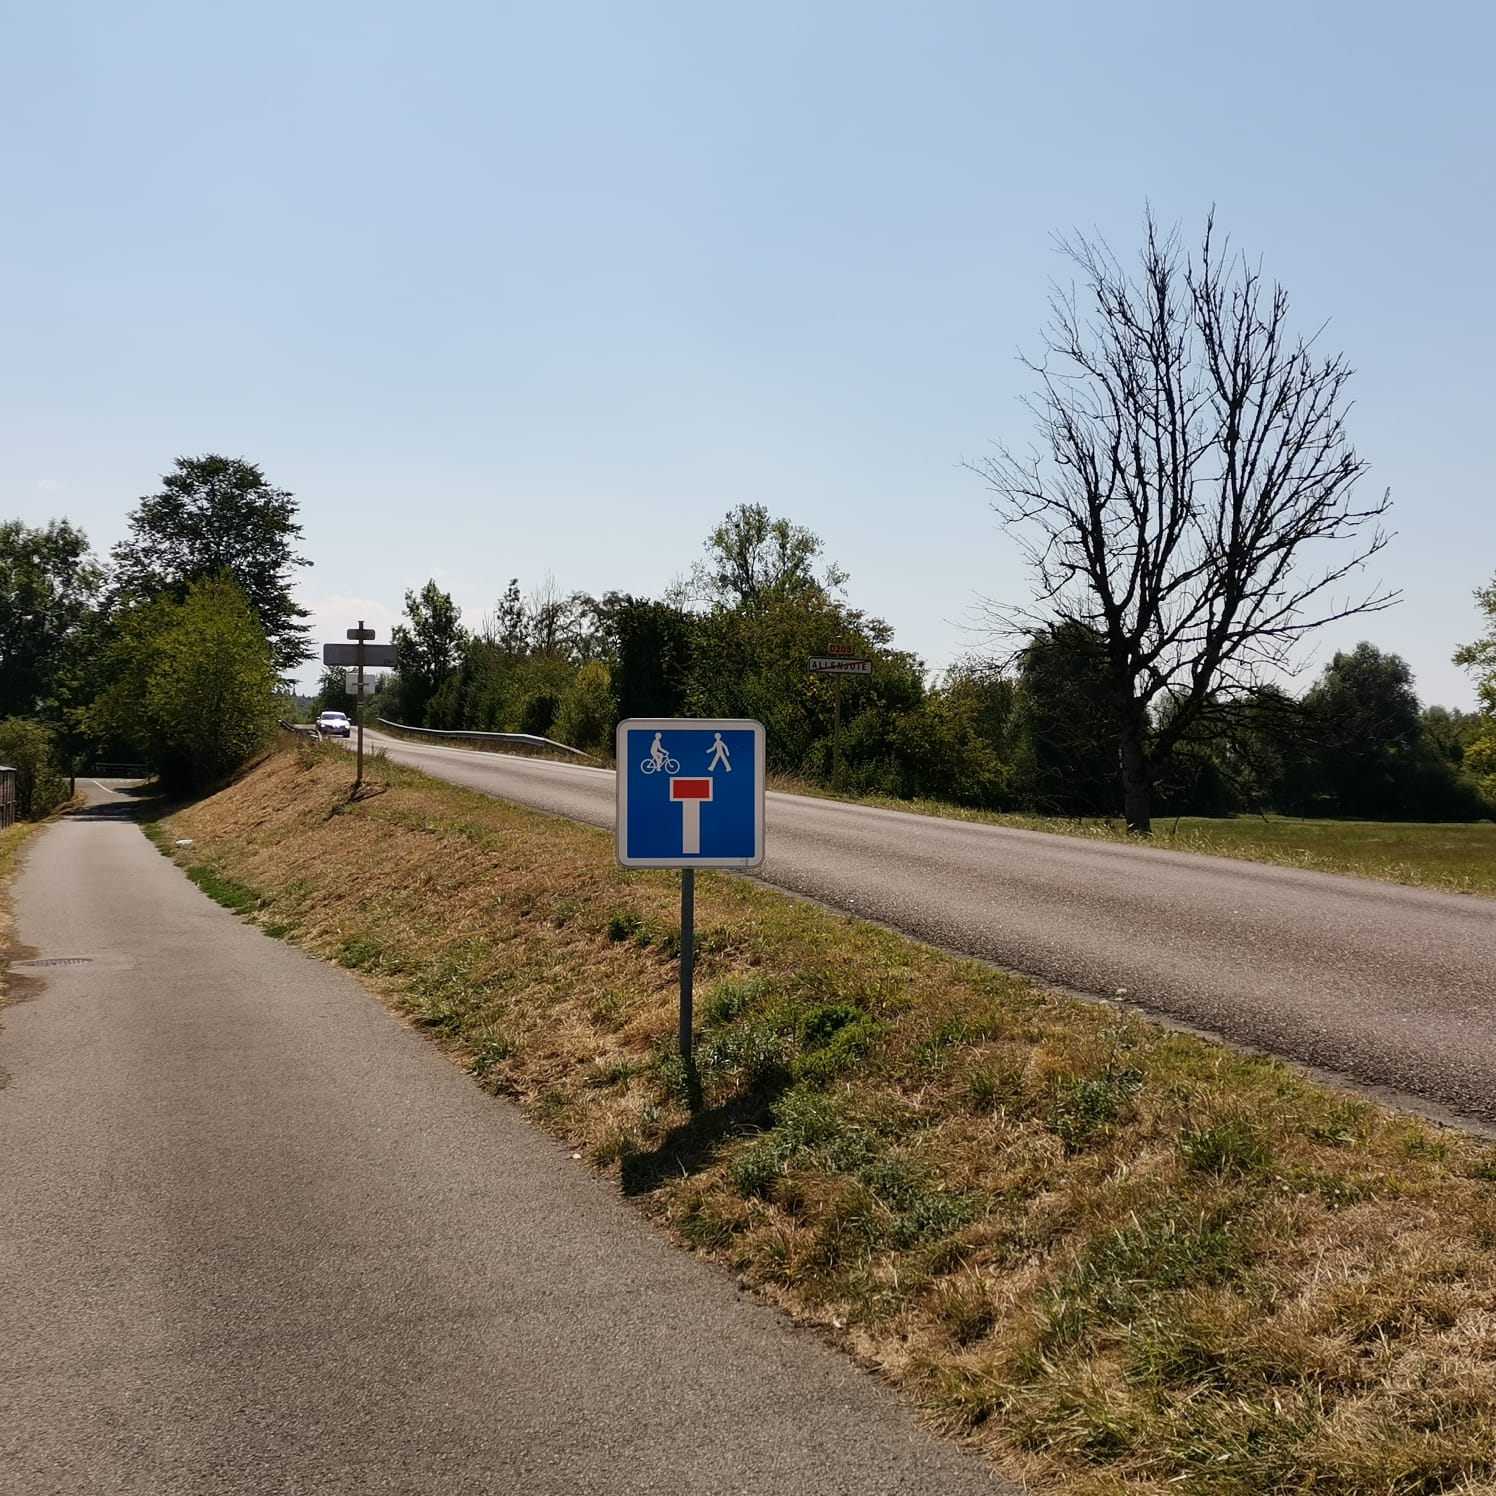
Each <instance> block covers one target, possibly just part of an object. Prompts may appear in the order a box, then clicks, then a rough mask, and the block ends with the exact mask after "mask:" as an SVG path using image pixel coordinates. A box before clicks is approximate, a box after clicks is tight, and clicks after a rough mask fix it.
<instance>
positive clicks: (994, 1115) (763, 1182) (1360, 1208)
mask: <svg viewBox="0 0 1496 1496" xmlns="http://www.w3.org/2000/svg"><path fill="white" fill-rule="evenodd" d="M370 770H371V779H372V780H373V781H375V782H374V783H372V784H370V785H368V786H366V793H365V795H364V796H363V797H361V798H360V799H358V800H357V801H350V800H349V798H348V795H349V787H350V780H351V775H350V773H349V764H348V761H347V758H346V757H345V756H344V755H343V754H342V753H341V751H339V750H336V749H330V748H323V749H305V748H302V749H291V750H287V751H284V752H281V753H279V754H277V755H275V756H274V757H272V758H271V759H270V760H268V761H267V762H266V763H265V764H264V765H262V766H261V767H260V768H259V769H257V770H256V771H255V772H254V773H253V774H252V775H250V776H249V777H247V778H246V779H245V780H244V781H243V782H241V783H240V784H238V785H236V786H235V787H233V788H231V789H230V790H228V791H226V792H224V793H223V794H221V795H219V796H217V797H215V798H213V799H211V800H208V801H205V802H203V803H202V804H200V805H197V806H195V807H192V808H189V809H187V810H184V811H182V812H180V813H178V814H177V815H175V816H173V817H172V818H171V820H170V821H169V823H167V824H165V825H163V826H162V827H160V828H156V835H157V840H158V843H159V844H160V845H161V846H162V848H163V851H165V852H166V853H168V854H169V855H175V856H176V857H178V858H179V859H181V860H182V861H183V862H184V864H186V865H188V871H189V873H190V874H191V875H192V876H194V877H195V878H196V879H197V880H198V881H199V882H200V883H202V884H203V886H204V887H206V888H208V889H209V890H210V891H212V892H213V894H214V896H215V897H218V898H219V899H220V900H221V901H223V902H225V903H228V904H230V905H231V906H233V907H236V908H237V909H239V910H240V912H241V913H243V914H245V916H246V917H248V918H250V919H252V920H254V921H256V922H257V923H259V924H260V926H261V927H262V928H263V929H264V930H265V931H266V933H267V934H271V935H275V936H279V937H282V938H285V939H288V940H292V941H294V942H295V943H297V944H298V945H300V946H302V947H304V948H305V949H307V950H308V951H311V952H314V953H316V954H318V955H320V956H323V957H326V958H328V959H331V960H334V961H338V962H341V963H342V964H343V965H344V966H346V967H348V968H350V969H352V970H354V971H356V972H358V974H359V975H360V976H361V977H362V978H363V979H364V980H365V981H366V982H367V983H368V984H369V985H371V986H372V987H373V988H374V989H375V990H376V991H377V992H379V993H380V994H381V995H382V996H383V997H384V999H385V1000H386V1001H387V1002H388V1003H389V1004H390V1005H391V1006H392V1007H393V1008H394V1009H396V1010H397V1011H398V1012H400V1013H402V1014H404V1015H405V1016H406V1018H407V1019H408V1021H409V1022H410V1023H411V1024H413V1025H414V1026H416V1027H418V1028H421V1029H424V1030H425V1031H427V1032H428V1033H429V1034H430V1035H431V1036H432V1037H433V1038H434V1039H435V1040H436V1041H437V1042H438V1043H440V1044H441V1045H442V1046H443V1047H444V1048H445V1049H446V1050H447V1051H448V1052H449V1053H450V1054H451V1056H452V1057H453V1059H454V1060H455V1061H457V1062H458V1063H460V1064H462V1065H463V1066H465V1067H466V1068H467V1069H468V1070H469V1071H470V1072H471V1073H472V1075H473V1076H474V1077H475V1079H476V1080H477V1082H478V1083H479V1084H481V1085H483V1086H484V1087H486V1088H488V1089H489V1090H491V1091H494V1092H496V1093H499V1094H502V1095H506V1096H510V1097H513V1098H514V1099H515V1100H517V1101H518V1102H519V1103H520V1104H521V1105H522V1106H523V1107H524V1108H525V1109H526V1110H527V1112H528V1113H529V1115H530V1116H531V1117H532V1118H533V1119H534V1120H535V1121H536V1122H537V1123H538V1124H539V1125H540V1126H542V1127H544V1128H545V1129H547V1130H548V1131H550V1132H551V1133H553V1134H555V1135H556V1136H557V1137H558V1138H561V1139H564V1141H565V1143H566V1144H567V1145H568V1146H569V1147H570V1148H571V1149H572V1150H573V1151H575V1152H576V1153H578V1154H580V1155H581V1156H582V1157H583V1158H585V1159H586V1160H587V1161H588V1162H589V1163H590V1164H591V1165H592V1166H594V1167H595V1168H597V1169H599V1170H602V1171H604V1172H605V1173H606V1174H608V1175H609V1176H610V1177H612V1178H614V1179H616V1180H617V1181H618V1182H619V1184H620V1185H621V1187H622V1189H623V1190H624V1191H625V1193H627V1194H629V1195H631V1196H633V1197H635V1198H636V1199H637V1200H638V1201H639V1203H640V1204H641V1206H642V1207H643V1209H644V1210H645V1211H646V1212H647V1213H648V1214H649V1215H650V1216H651V1217H653V1218H654V1219H655V1220H656V1221H657V1222H659V1223H660V1224H661V1225H662V1226H663V1227H664V1228H665V1229H667V1230H668V1231H670V1232H671V1233H672V1234H673V1235H674V1237H675V1238H676V1239H677V1240H678V1241H679V1242H681V1243H682V1244H684V1245H686V1246H688V1247H690V1248H692V1249H694V1250H695V1251H697V1252H699V1253H701V1254H703V1255H704V1256H707V1257H710V1258H712V1259H713V1260H715V1261H716V1262H718V1263H720V1264H721V1265H722V1266H723V1267H724V1268H725V1269H726V1270H728V1271H731V1272H733V1273H734V1274H736V1275H737V1276H738V1277H739V1279H740V1280H741V1281H742V1282H743V1283H744V1284H745V1285H748V1286H750V1287H751V1288H752V1289H754V1290H755V1291H756V1292H758V1293H760V1294H761V1295H763V1296H764V1297H765V1298H767V1299H769V1300H771V1301H773V1302H774V1303H777V1304H779V1305H781V1306H782V1307H783V1308H784V1309H786V1310H787V1311H788V1312H789V1313H791V1314H792V1315H794V1316H795V1317H796V1318H798V1319H800V1320H802V1321H805V1322H810V1323H814V1324H816V1325H819V1326H821V1327H823V1328H824V1329H825V1331H826V1332H827V1333H828V1334H829V1335H831V1336H832V1337H833V1338H834V1339H835V1340H837V1341H838V1342H839V1343H840V1344H841V1345H843V1346H844V1347H845V1348H846V1349H847V1350H848V1351H850V1352H851V1353H853V1354H855V1355H856V1356H858V1357H859V1358H860V1359H861V1360H863V1362H864V1363H865V1364H869V1365H874V1366H876V1367H878V1368H879V1369H880V1370H881V1371H882V1372H883V1373H884V1374H885V1375H886V1376H888V1377H889V1378H890V1379H892V1380H893V1381H894V1382H896V1383H897V1384H898V1385H899V1386H900V1387H901V1388H902V1389H903V1391H904V1392H905V1394H906V1395H907V1396H908V1397H909V1398H910V1399H911V1400H912V1401H913V1402H915V1403H916V1404H917V1405H918V1406H919V1407H920V1408H921V1409H922V1410H923V1411H924V1413H925V1415H926V1416H927V1417H928V1418H929V1419H930V1420H932V1421H933V1422H934V1423H935V1424H936V1425H937V1426H939V1427H941V1428H943V1429H945V1430H948V1431H950V1432H952V1433H956V1434H960V1435H966V1436H969V1437H971V1438H972V1439H973V1440H975V1441H977V1442H978V1443H979V1444H980V1445H981V1447H982V1448H983V1449H984V1450H985V1451H986V1452H987V1453H988V1455H989V1456H990V1457H991V1458H992V1459H993V1461H994V1462H995V1463H996V1464H997V1465H998V1467H999V1468H1001V1469H1003V1470H1004V1471H1006V1472H1007V1473H1008V1474H1010V1475H1015V1476H1017V1477H1019V1478H1021V1479H1025V1480H1028V1481H1030V1482H1032V1483H1033V1485H1034V1487H1035V1488H1038V1489H1055V1490H1064V1491H1066V1492H1068V1493H1085V1496H1095V1493H1103V1492H1106V1493H1115V1496H1120V1493H1123V1492H1126V1493H1159V1496H1162V1493H1164V1492H1166V1491H1167V1492H1170V1493H1175V1492H1180V1491H1184V1492H1200V1493H1206V1492H1209V1493H1212V1496H1224V1493H1241V1496H1247V1493H1252V1496H1262V1493H1287V1492H1301V1491H1306V1490H1309V1489H1313V1490H1314V1491H1315V1492H1316V1493H1319V1496H1326V1493H1335V1496H1369V1493H1414V1492H1419V1493H1431V1492H1443V1491H1456V1490H1467V1491H1475V1490H1484V1491H1489V1490H1491V1489H1493V1483H1496V1149H1493V1148H1491V1147H1490V1146H1488V1145H1486V1144H1483V1143H1480V1142H1477V1141H1475V1140H1473V1139H1470V1138H1467V1137H1465V1136H1463V1135H1460V1134H1457V1133H1451V1132H1443V1131H1440V1130H1438V1129H1437V1128H1435V1127H1433V1126H1431V1125H1428V1124H1425V1123H1423V1122H1420V1121H1417V1120H1414V1119H1411V1118H1409V1117H1406V1116H1403V1115H1399V1114H1397V1113H1394V1112H1392V1111H1389V1110H1386V1109H1383V1108H1380V1107H1378V1106H1374V1105H1371V1104H1369V1103H1367V1102H1364V1101H1361V1100H1359V1099H1355V1098H1352V1097H1349V1096H1346V1095H1341V1094H1336V1093H1334V1092H1330V1091H1327V1090H1324V1089H1321V1088H1319V1087H1317V1086H1315V1085H1313V1084H1310V1083H1309V1082H1307V1081H1305V1080H1303V1079H1301V1078H1299V1077H1298V1076H1296V1075H1295V1074H1294V1073H1293V1072H1291V1071H1290V1070H1289V1069H1287V1068H1286V1067H1284V1066H1282V1065H1279V1064H1277V1063H1274V1062H1271V1061H1267V1060H1263V1059H1257V1058H1247V1057H1243V1056H1240V1055H1237V1054H1235V1053H1233V1052H1231V1051H1229V1050H1226V1049H1224V1048H1221V1047H1217V1046H1213V1045H1211V1044H1208V1043H1204V1042H1202V1041H1200V1040H1197V1039H1194V1038H1191V1037H1188V1036H1184V1035H1180V1034H1177V1033H1170V1032H1167V1031H1165V1030H1163V1029H1160V1028H1157V1027H1154V1026H1152V1025H1150V1024H1148V1023H1146V1022H1143V1021H1140V1020H1138V1019H1136V1018H1133V1017H1129V1016H1124V1015H1121V1014H1119V1013H1117V1012H1115V1011H1113V1010H1111V1009H1108V1008H1106V1007H1103V1006H1091V1005H1087V1004H1084V1003H1080V1002H1076V1001H1073V1000H1070V999H1067V998H1063V997H1060V996H1057V995H1055V994H1053V993H1049V992H1046V991H1045V990H1044V989H1042V988H1040V987H1038V986H1035V985H1033V984H1031V983H1029V982H1026V981H1023V980H1020V979H1017V978H1013V977H1010V976H1007V975H1004V974H1002V973H999V972H995V971H993V970H990V969H987V968H984V967H982V966H979V965H976V964H973V963H967V962H961V961H958V960H955V959H952V958H949V957H946V956H943V955H939V954H936V953H935V952H933V951H931V950H928V949H926V948H924V947H921V946H919V945H917V944H915V943H913V942H911V941H907V940H904V939H901V938H899V937H897V936H895V935H893V934H890V933H889V932H887V931H884V930H880V929H876V928H872V927H869V926H866V925H863V924H860V923H858V922H857V921H855V920H853V919H850V918H845V917H841V916H838V915H835V914H832V913H828V912H827V911H825V910H822V909H818V908H814V907H812V906H810V905H807V904H803V903H799V902H796V901H794V900H792V899H789V898H787V897H784V896H781V895H779V894H777V893H775V892H773V891H771V890H768V889H766V888H763V887H762V886H759V885H756V884H754V883H752V882H750V881H747V880H743V879H734V878H731V877H729V876H725V875H719V874H712V873H703V874H701V875H700V876H699V878H698V889H697V928H698V938H699V944H700V951H701V956H700V968H699V974H698V1013H699V1015H700V1024H701V1026H700V1033H699V1040H698V1055H699V1065H700V1069H699V1075H698V1076H697V1077H696V1078H694V1082H693V1078H692V1077H688V1076H687V1075H686V1074H685V1073H684V1071H683V1069H682V1066H681V1064H680V1061H679V1058H678V1056H677V1055H676V1054H675V1053H674V1049H673V1035H674V1030H675V1023H676V1012H675V997H676V966H675V962H674V959H673V958H674V956H675V953H676V947H677V941H678V928H677V923H676V921H677V912H678V902H677V900H678V892H677V889H678V884H677V883H676V881H675V880H674V878H673V877H672V876H671V875H669V874H661V873H652V872H637V871H633V872H625V871H623V870H621V869H619V868H618V867H616V866H615V864H614V861H613V850H612V842H611V838H610V837H608V836H607V835H606V834H604V833H601V832H598V831H594V830H591V829H588V828H585V827H580V826H574V825H571V824H568V823H565V822H561V821H556V820H552V819H548V818H546V817H543V816H541V815H539V814H537V813H533V812H530V811H527V810H524V809H521V808H518V807H515V806H510V805H506V804H503V803H501V802H496V801H492V800H487V799H485V798H483V797H482V796H480V795H477V794H475V793H471V792H469V791H466V790H463V789H460V788H457V787H454V786H449V785H444V784H439V783H436V782H434V781H431V780H428V779H426V778H424V777H422V776H420V775H418V774H416V773H414V772H412V771H409V770H406V769H403V768H401V767H399V766H396V765H394V764H391V763H388V762H386V761H381V760H376V761H374V762H373V764H372V765H370ZM178 837H192V838H193V839H194V845H193V846H192V847H190V848H176V847H174V846H173V845H172V843H173V842H174V840H175V839H176V838H178ZM697 1086H699V1091H697V1090H696V1087H697ZM693 1093H694V1094H693ZM692 1100H694V1101H695V1103H696V1105H695V1107H694V1109H693V1107H692V1106H691V1105H690V1102H691V1101H692Z"/></svg>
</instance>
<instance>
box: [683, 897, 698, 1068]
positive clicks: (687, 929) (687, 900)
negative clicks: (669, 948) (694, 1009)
mask: <svg viewBox="0 0 1496 1496" xmlns="http://www.w3.org/2000/svg"><path fill="white" fill-rule="evenodd" d="M695 967H696V869H695V868H690V867H688V868H682V869H681V875H680V1057H681V1059H682V1060H684V1061H685V1063H686V1070H687V1072H688V1073H689V1071H690V1068H691V1026H692V1015H691V985H692V979H693V977H694V975H695Z"/></svg>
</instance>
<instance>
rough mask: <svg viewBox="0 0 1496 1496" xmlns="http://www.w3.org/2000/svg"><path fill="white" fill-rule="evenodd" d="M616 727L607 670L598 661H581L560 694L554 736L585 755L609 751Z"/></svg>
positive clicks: (616, 720)
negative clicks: (580, 750)
mask: <svg viewBox="0 0 1496 1496" xmlns="http://www.w3.org/2000/svg"><path fill="white" fill-rule="evenodd" d="M617 725H618V719H617V718H616V716H615V715H614V707H613V682H612V678H611V676H610V675H609V672H608V667H607V666H606V665H605V664H603V662H602V661H601V660H584V661H583V662H582V664H581V665H579V666H578V667H577V673H576V675H575V676H574V677H573V679H572V682H571V684H570V685H569V686H568V687H567V688H566V691H565V692H564V693H563V694H562V697H561V703H560V706H559V708H558V709H557V712H556V721H555V725H554V729H553V735H554V736H555V737H556V738H557V739H559V740H560V741H561V742H563V743H565V744H566V745H567V746H568V747H571V748H580V749H582V750H583V751H584V752H588V753H595V752H598V751H602V752H609V751H611V749H612V742H613V729H614V728H615V727H616V726H617Z"/></svg>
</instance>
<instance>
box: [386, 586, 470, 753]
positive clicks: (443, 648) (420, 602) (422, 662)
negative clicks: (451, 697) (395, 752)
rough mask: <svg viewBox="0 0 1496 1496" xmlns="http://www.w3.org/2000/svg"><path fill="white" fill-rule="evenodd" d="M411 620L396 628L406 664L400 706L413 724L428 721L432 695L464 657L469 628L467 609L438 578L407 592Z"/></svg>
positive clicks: (400, 677) (401, 668) (399, 684)
mask: <svg viewBox="0 0 1496 1496" xmlns="http://www.w3.org/2000/svg"><path fill="white" fill-rule="evenodd" d="M405 616H406V617H407V618H408V619H409V620H410V622H409V624H408V625H405V624H397V625H396V626H395V629H394V641H395V651H396V654H397V656H398V657H399V661H400V666H399V670H398V672H397V679H396V681H395V703H396V706H395V709H396V710H397V711H398V712H399V714H400V720H401V721H402V722H408V723H409V724H410V725H411V726H412V727H422V726H425V725H427V711H428V707H429V704H430V702H431V700H432V698H433V697H434V696H435V695H436V694H437V692H438V691H439V690H441V688H442V686H443V685H444V684H445V683H446V681H447V678H448V676H450V675H451V674H452V673H453V672H454V671H455V670H456V669H457V667H458V665H459V664H460V663H461V660H462V650H463V644H464V641H465V640H466V638H467V633H466V631H465V630H464V629H463V627H462V622H461V619H462V610H461V609H460V608H459V607H458V606H457V604H456V603H454V602H453V601H452V598H451V595H450V594H449V593H446V592H443V591H442V590H441V588H440V587H438V586H437V585H436V580H435V578H433V579H432V580H431V581H429V582H427V583H426V585H425V586H424V587H422V588H421V590H420V591H419V592H407V593H406V594H405Z"/></svg>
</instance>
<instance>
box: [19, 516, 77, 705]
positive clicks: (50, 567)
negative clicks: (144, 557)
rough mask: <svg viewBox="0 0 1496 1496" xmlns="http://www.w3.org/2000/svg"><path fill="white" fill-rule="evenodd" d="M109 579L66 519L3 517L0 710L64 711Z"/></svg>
mask: <svg viewBox="0 0 1496 1496" xmlns="http://www.w3.org/2000/svg"><path fill="white" fill-rule="evenodd" d="M102 583H103V571H102V569H101V568H100V566H99V565H98V563H97V562H96V561H95V560H94V558H93V555H92V552H91V551H90V549H89V545H88V538H87V537H86V536H85V535H84V533H83V531H82V530H79V529H76V528H75V527H74V526H72V525H70V524H69V523H68V522H67V521H66V520H53V521H52V522H51V523H50V524H48V525H47V526H46V527H45V528H44V529H31V528H29V527H28V526H26V525H24V524H22V523H21V522H20V521H19V520H7V521H5V522H4V523H3V524H0V716H12V715H15V716H34V715H38V714H41V715H45V716H47V717H49V718H51V719H53V720H54V721H55V720H57V719H59V718H60V716H61V712H62V709H63V707H64V706H65V705H66V704H68V702H69V701H71V700H72V699H73V697H74V694H75V693H74V690H73V686H74V684H75V680H76V676H77V673H78V670H79V668H80V666H81V663H82V662H81V658H80V656H81V649H82V641H83V640H84V639H85V637H86V635H87V632H88V624H89V621H90V618H91V615H92V612H93V609H94V607H95V604H96V602H97V599H98V595H99V590H100V587H101V586H102Z"/></svg>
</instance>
